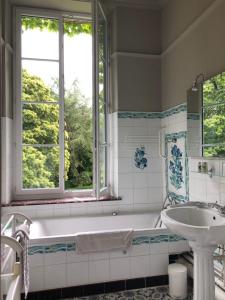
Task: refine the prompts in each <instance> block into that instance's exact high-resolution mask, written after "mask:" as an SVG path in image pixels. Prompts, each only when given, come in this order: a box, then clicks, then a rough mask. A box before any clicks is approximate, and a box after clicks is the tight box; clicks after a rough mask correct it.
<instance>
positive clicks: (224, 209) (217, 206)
mask: <svg viewBox="0 0 225 300" xmlns="http://www.w3.org/2000/svg"><path fill="white" fill-rule="evenodd" d="M208 207H209V208H215V209H216V210H218V212H219V213H220V214H221V215H225V206H222V205H220V204H218V203H217V202H215V203H208Z"/></svg>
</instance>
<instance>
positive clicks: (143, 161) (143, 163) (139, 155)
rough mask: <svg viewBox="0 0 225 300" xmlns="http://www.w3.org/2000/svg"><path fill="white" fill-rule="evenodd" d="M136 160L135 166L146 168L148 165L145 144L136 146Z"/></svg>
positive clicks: (141, 168)
mask: <svg viewBox="0 0 225 300" xmlns="http://www.w3.org/2000/svg"><path fill="white" fill-rule="evenodd" d="M134 162H135V167H136V168H138V169H140V170H144V169H145V168H147V166H148V160H147V158H146V152H145V146H140V147H138V148H136V151H135V154H134Z"/></svg>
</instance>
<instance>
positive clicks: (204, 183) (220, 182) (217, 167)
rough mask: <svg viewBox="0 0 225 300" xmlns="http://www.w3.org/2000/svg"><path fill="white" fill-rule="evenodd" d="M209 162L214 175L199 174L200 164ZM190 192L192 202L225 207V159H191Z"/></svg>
mask: <svg viewBox="0 0 225 300" xmlns="http://www.w3.org/2000/svg"><path fill="white" fill-rule="evenodd" d="M200 161H201V162H203V161H204V162H207V163H208V169H210V168H213V175H212V177H210V176H209V175H208V174H202V173H198V163H199V162H200ZM189 192H190V200H191V201H203V202H215V201H217V202H218V203H220V204H221V205H225V159H224V160H222V159H209V160H206V159H199V158H189Z"/></svg>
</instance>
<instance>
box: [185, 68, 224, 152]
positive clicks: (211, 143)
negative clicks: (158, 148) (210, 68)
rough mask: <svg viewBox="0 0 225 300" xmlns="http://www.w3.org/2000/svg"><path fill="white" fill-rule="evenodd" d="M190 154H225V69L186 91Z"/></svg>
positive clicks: (188, 147) (188, 149) (188, 148)
mask: <svg viewBox="0 0 225 300" xmlns="http://www.w3.org/2000/svg"><path fill="white" fill-rule="evenodd" d="M187 155H188V156H190V157H196V156H197V157H199V156H203V157H225V72H223V73H220V74H217V75H215V76H213V77H211V78H209V79H207V80H206V81H203V82H202V83H199V84H196V86H195V88H193V87H192V88H191V89H189V90H188V91H187Z"/></svg>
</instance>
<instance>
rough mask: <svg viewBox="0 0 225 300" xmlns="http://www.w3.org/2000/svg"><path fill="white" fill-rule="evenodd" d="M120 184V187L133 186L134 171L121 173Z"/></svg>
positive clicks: (119, 176) (127, 187)
mask: <svg viewBox="0 0 225 300" xmlns="http://www.w3.org/2000/svg"><path fill="white" fill-rule="evenodd" d="M118 184H119V188H120V189H129V188H133V174H132V173H127V174H119V175H118Z"/></svg>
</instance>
